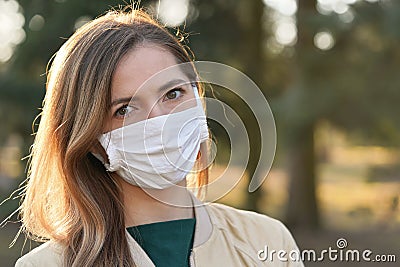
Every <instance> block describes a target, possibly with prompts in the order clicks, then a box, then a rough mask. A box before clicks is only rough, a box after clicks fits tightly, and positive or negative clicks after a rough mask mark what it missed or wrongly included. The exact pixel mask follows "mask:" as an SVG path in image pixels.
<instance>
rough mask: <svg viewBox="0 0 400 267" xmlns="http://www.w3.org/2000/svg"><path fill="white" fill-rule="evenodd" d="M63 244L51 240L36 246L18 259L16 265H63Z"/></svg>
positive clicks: (32, 266)
mask: <svg viewBox="0 0 400 267" xmlns="http://www.w3.org/2000/svg"><path fill="white" fill-rule="evenodd" d="M62 251H63V249H62V246H61V245H59V244H57V243H55V242H53V241H49V242H46V243H44V244H42V245H40V246H38V247H37V248H34V249H33V250H31V251H30V252H28V253H27V254H25V255H24V256H22V257H21V258H19V259H18V261H17V262H16V263H15V267H34V266H35V267H36V266H38V267H39V266H40V267H50V266H52V267H54V266H62Z"/></svg>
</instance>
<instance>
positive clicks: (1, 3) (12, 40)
mask: <svg viewBox="0 0 400 267" xmlns="http://www.w3.org/2000/svg"><path fill="white" fill-rule="evenodd" d="M24 24H25V18H24V16H23V15H22V14H21V8H20V6H19V4H18V2H17V1H15V0H9V1H5V0H0V63H4V62H7V61H8V60H10V59H11V57H12V55H13V53H14V50H15V47H16V46H17V45H18V44H20V43H22V42H23V41H24V40H25V31H24V30H23V28H22V27H23V26H24Z"/></svg>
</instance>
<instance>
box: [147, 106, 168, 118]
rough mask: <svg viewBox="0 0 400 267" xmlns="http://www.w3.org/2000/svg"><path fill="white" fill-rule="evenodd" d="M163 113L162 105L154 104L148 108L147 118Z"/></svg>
mask: <svg viewBox="0 0 400 267" xmlns="http://www.w3.org/2000/svg"><path fill="white" fill-rule="evenodd" d="M164 114H165V111H164V109H163V108H162V107H160V106H159V105H154V106H153V107H152V108H151V109H150V112H149V115H148V118H149V119H151V118H154V117H158V116H161V115H164Z"/></svg>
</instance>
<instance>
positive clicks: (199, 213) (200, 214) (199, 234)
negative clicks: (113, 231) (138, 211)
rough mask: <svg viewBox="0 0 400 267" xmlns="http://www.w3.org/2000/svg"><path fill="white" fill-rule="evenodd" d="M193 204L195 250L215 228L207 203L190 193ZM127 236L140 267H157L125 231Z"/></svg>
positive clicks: (135, 260) (131, 250)
mask: <svg viewBox="0 0 400 267" xmlns="http://www.w3.org/2000/svg"><path fill="white" fill-rule="evenodd" d="M190 196H191V198H192V204H193V211H194V216H195V218H196V226H195V230H194V239H193V248H195V247H198V246H200V245H202V244H204V243H205V242H206V241H207V240H208V239H209V238H210V237H211V234H212V231H213V226H212V223H211V220H210V216H209V214H208V212H207V209H206V207H205V205H207V204H205V203H203V202H201V201H200V200H199V199H197V198H196V197H195V196H194V195H193V193H190ZM125 235H126V238H127V241H128V245H129V249H130V252H131V255H132V259H133V261H134V262H135V263H137V264H139V266H148V267H155V266H154V263H153V262H152V261H151V259H150V258H149V256H147V254H146V252H145V251H144V250H143V249H142V247H141V246H140V245H139V244H138V243H137V242H136V240H135V239H134V238H133V237H132V236H131V235H130V234H129V232H128V231H127V230H125Z"/></svg>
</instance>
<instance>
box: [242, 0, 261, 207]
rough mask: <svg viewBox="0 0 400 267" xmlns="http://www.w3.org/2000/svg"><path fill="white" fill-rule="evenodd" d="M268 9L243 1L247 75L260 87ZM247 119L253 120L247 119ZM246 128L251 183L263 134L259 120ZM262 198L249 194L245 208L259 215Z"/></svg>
mask: <svg viewBox="0 0 400 267" xmlns="http://www.w3.org/2000/svg"><path fill="white" fill-rule="evenodd" d="M264 7H265V6H264V3H263V1H262V0H250V1H241V6H240V9H239V11H238V12H240V13H241V14H240V16H241V18H242V22H243V26H244V29H243V32H244V33H245V36H244V38H242V39H241V41H242V42H243V46H242V49H243V51H242V53H241V55H242V59H241V61H242V62H244V72H245V74H247V75H248V76H249V77H250V78H251V79H252V80H253V81H254V82H255V83H256V84H257V85H258V86H260V87H261V85H262V84H263V69H264V68H263V66H264V52H263V46H262V44H263V39H264V29H263V15H264ZM250 116H251V114H250ZM246 118H249V117H248V116H246ZM246 127H247V131H248V134H249V138H250V158H249V164H248V166H247V174H248V175H249V178H250V179H251V178H252V177H253V175H254V172H255V169H256V167H257V163H258V161H259V153H260V147H261V144H260V142H261V138H260V137H259V136H258V135H259V134H260V133H259V131H255V130H254V129H258V125H257V121H256V120H255V119H253V120H251V119H250V120H247V123H246ZM249 182H250V180H249ZM247 188H248V186H246V190H247ZM262 196H263V192H262V189H261V188H258V189H257V190H256V191H254V192H252V193H248V192H247V194H246V203H245V208H246V209H248V210H253V211H259V210H260V209H259V203H260V200H261V198H262Z"/></svg>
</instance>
